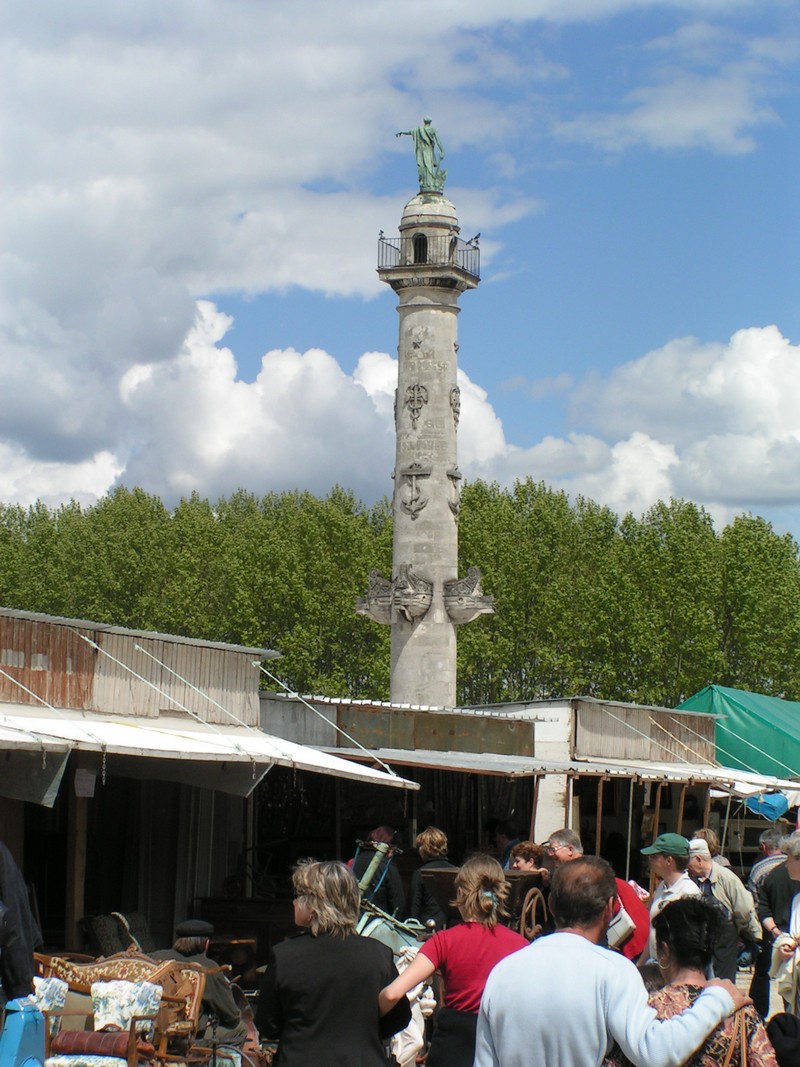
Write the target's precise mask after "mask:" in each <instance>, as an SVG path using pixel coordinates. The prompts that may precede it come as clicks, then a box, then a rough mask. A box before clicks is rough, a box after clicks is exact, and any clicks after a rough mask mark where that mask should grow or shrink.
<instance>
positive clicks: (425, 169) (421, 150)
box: [397, 115, 447, 193]
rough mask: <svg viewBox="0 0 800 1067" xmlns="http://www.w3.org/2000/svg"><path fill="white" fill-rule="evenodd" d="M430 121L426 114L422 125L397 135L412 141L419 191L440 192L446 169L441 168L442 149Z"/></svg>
mask: <svg viewBox="0 0 800 1067" xmlns="http://www.w3.org/2000/svg"><path fill="white" fill-rule="evenodd" d="M432 122H433V119H432V118H431V117H430V115H426V116H425V118H424V119H423V120H422V125H421V126H417V128H416V129H415V130H401V131H400V132H399V133H398V134H397V136H398V137H410V138H411V139H412V140H413V142H414V151H415V153H416V156H417V171H418V173H419V191H420V192H421V193H441V191H442V189H444V183H445V181H446V180H447V171H446V170H443V169H442V160H443V159H444V149H443V148H442V142H441V141H440V140H439V134H438V133H437V132H436V130H435V129H434V128H433V126H432V125H431V124H432ZM437 151H438V157H437Z"/></svg>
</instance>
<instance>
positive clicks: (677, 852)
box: [639, 834, 700, 967]
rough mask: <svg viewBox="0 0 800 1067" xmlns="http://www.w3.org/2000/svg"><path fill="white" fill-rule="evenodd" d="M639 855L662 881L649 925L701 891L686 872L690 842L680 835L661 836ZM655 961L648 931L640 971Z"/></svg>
mask: <svg viewBox="0 0 800 1067" xmlns="http://www.w3.org/2000/svg"><path fill="white" fill-rule="evenodd" d="M641 852H642V855H643V856H647V858H648V859H649V861H650V870H651V871H652V873H653V874H654V875H655V876H656V878H660V879H661V881H660V882H659V883H658V885H657V886H656V888H655V892H654V893H653V899H652V900H651V902H650V921H651V922H652V920H653V919H654V918H655V917H656V915H658V913H659V912H660V911H661V909H662V908H664V907H666V905H667V904H669V903H670V902H671V901H673V900H679V899H680V898H681V897H696V896H699V895H700V890H699V889H698V887H697V885H695V883H694V882H693V881H692V879H691V878H690V877H689V875H688V873H687V870H686V868H687V867H688V866H689V842H688V841H687V840H686V838H685V837H682V836H681V835H680V834H661V835H660V836H659V837H657V838H656V839H655V841H654V842H653V843H652V845H648V846H647V848H643V849H642V850H641ZM655 958H656V940H655V934H654V933H653V932H652V930H651V931H650V939H649V941H648V943H647V949H646V951H644V952H643V953H642V954H641V956H640V957H639V966H640V967H643V966H644V964H645V963H647V962H648V960H654V959H655Z"/></svg>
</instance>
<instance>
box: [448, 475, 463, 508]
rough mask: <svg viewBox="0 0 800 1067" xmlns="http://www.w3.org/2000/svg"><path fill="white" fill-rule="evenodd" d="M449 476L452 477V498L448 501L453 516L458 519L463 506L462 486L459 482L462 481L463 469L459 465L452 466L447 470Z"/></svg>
mask: <svg viewBox="0 0 800 1067" xmlns="http://www.w3.org/2000/svg"><path fill="white" fill-rule="evenodd" d="M447 477H448V478H449V479H450V499H449V500H448V501H447V503H448V504H449V505H450V510H451V511H452V513H453V516H454V517H455V518H456V519H458V511H459V508H460V507H461V486H460V485H459V484H458V483H459V482H460V481H461V471H460V470H459V469H458V467H451V468H450V470H449V471H448V472H447Z"/></svg>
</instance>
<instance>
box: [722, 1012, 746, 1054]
mask: <svg viewBox="0 0 800 1067" xmlns="http://www.w3.org/2000/svg"><path fill="white" fill-rule="evenodd" d="M733 1020H734V1022H733V1033H732V1034H731V1041H730V1044H729V1045H728V1051H727V1052H726V1053H725V1059H724V1060H723V1063H722V1067H730V1064H731V1060H732V1059H733V1054H734V1052H735V1051H736V1049H737V1047H738V1048H739V1049H740V1050H741V1051H740V1053H739V1067H747V1020H746V1019H745V1017H744V1008H739V1009H738V1011H736V1012H734V1015H733Z"/></svg>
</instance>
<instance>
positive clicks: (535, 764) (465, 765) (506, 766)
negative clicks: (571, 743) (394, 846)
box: [328, 748, 800, 796]
mask: <svg viewBox="0 0 800 1067" xmlns="http://www.w3.org/2000/svg"><path fill="white" fill-rule="evenodd" d="M328 751H335V752H336V753H337V754H338V755H340V756H346V757H347V758H348V759H354V760H357V759H363V758H364V757H363V754H362V753H360V752H359V751H358V750H357V749H344V748H337V749H329V750H328ZM374 755H376V756H377V757H378V758H380V759H381V760H383V761H384V762H386V763H389V764H395V765H397V766H406V767H426V768H429V769H433V770H447V771H466V772H470V773H476V774H497V775H503V776H504V777H506V778H516V777H519V778H530V777H532V776H533V775H537V774H569V775H593V776H598V775H599V776H608V777H610V778H639V779H641V780H642V781H653V782H659V781H663V782H687V783H691V782H694V783H697V784H709V785H712V784H713V785H717V786H724V787H725V789H726V791H731V792H733V793H736V794H738V795H740V796H751V795H754V794H756V793H761V792H765V791H767V790H776V789H779V790H783V791H795V792H796V791H798V790H800V782H797V781H791V780H789V779H783V778H771V777H769V776H768V775H759V774H755V773H752V772H747V771H740V770H738V769H736V768H733V767H718V766H703V765H701V764H690V763H648V762H645V761H639V760H625V761H619V760H613V759H594V760H562V759H539V758H535V757H530V756H502V755H498V754H496V753H491V752H434V751H421V750H420V751H415V752H411V751H406V750H403V749H393V748H382V749H378V750H377V751H375V753H374Z"/></svg>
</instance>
